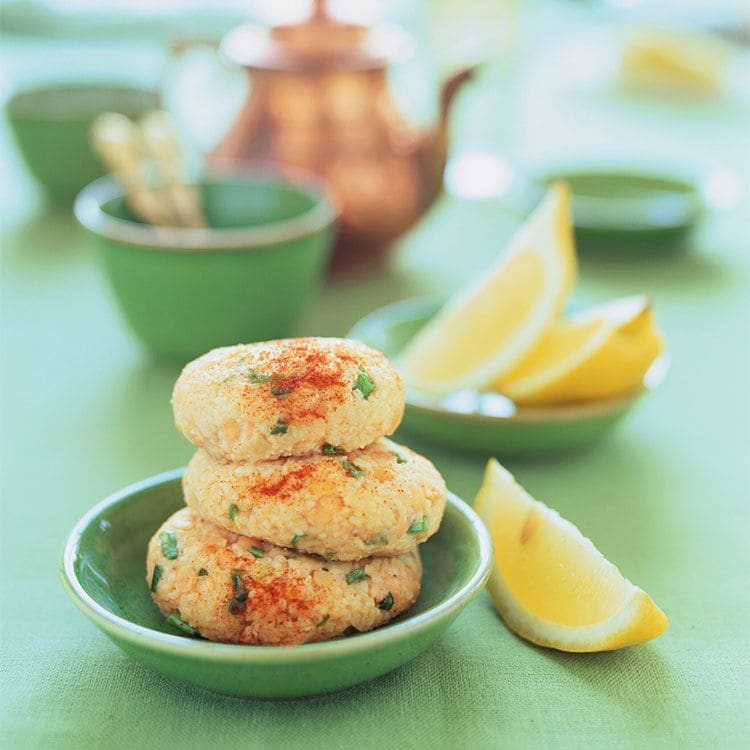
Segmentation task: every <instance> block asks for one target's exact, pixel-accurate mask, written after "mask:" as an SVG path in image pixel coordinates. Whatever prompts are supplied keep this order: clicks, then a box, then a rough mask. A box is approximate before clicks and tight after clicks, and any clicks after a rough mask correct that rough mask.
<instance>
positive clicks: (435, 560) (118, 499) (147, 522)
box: [66, 470, 489, 649]
mask: <svg viewBox="0 0 750 750" xmlns="http://www.w3.org/2000/svg"><path fill="white" fill-rule="evenodd" d="M181 476H182V471H181V470H180V471H175V472H169V473H168V474H166V475H161V476H160V477H155V478H153V479H151V480H146V481H145V482H143V483H141V484H140V485H135V486H134V487H132V488H126V489H125V490H123V491H122V492H121V493H119V494H118V495H116V496H113V498H111V499H109V500H107V501H104V502H103V503H102V504H101V505H99V506H97V507H96V508H94V509H93V511H92V512H91V513H90V514H89V515H88V516H86V517H85V519H83V520H82V522H81V525H80V536H79V537H78V538H77V541H76V538H75V537H76V532H74V535H73V537H72V540H73V541H72V547H70V546H69V548H68V550H67V553H66V556H69V558H70V559H69V560H68V562H70V563H72V570H73V574H74V576H75V578H76V579H77V580H78V582H79V583H80V584H81V586H82V588H83V589H84V591H85V592H86V593H87V594H88V595H89V596H90V597H91V598H92V599H94V601H95V602H96V603H98V604H99V605H101V607H103V608H104V609H105V610H107V611H108V612H110V613H111V614H113V615H116V616H117V617H121V618H123V619H124V620H126V621H128V622H130V623H135V624H136V625H140V626H142V627H145V628H148V629H150V630H154V631H159V632H162V633H167V634H169V635H172V636H175V637H178V638H183V639H184V638H187V636H183V635H181V634H180V633H179V631H177V630H175V629H174V628H172V627H171V626H169V625H167V624H166V623H165V621H164V618H163V617H162V615H161V613H160V612H159V610H158V609H157V608H156V606H155V605H154V603H153V602H152V601H151V596H150V594H149V591H148V588H147V585H146V579H145V557H146V545H147V543H148V540H149V539H150V538H151V536H152V535H153V533H154V531H155V530H156V529H157V528H158V527H159V525H160V524H161V523H162V521H163V520H164V519H165V518H166V517H167V516H169V515H170V514H171V513H173V512H174V511H175V510H177V509H178V508H179V507H180V506H182V505H183V504H184V503H183V499H182V488H181V484H180V478H181ZM464 507H465V506H464V505H463V503H462V501H461V500H459V499H458V498H456V497H455V496H451V497H450V498H449V502H448V506H447V508H446V512H445V516H444V519H443V523H442V525H441V527H440V530H439V531H438V533H437V534H435V535H434V536H433V537H431V538H430V539H429V540H428V541H427V542H426V543H425V544H423V545H422V546H421V548H420V549H421V552H422V562H423V566H424V576H423V588H422V593H421V595H420V597H419V600H418V601H417V603H416V604H415V605H414V607H413V608H412V609H411V610H409V611H408V612H405V613H404V614H402V615H401V616H400V617H398V618H396V619H395V620H393V621H392V622H391V623H390V624H388V625H386V626H384V627H383V628H380V629H379V631H383V630H386V629H390V628H393V627H395V626H396V625H397V624H398V623H402V622H408V621H410V620H413V619H414V618H416V617H418V616H420V615H423V614H425V613H426V612H428V611H429V610H430V609H432V608H433V607H435V606H437V605H439V604H442V603H445V602H446V601H447V600H448V599H450V598H451V597H452V596H454V595H455V594H457V593H458V592H459V591H460V590H461V589H462V588H463V587H465V586H467V584H469V582H471V581H472V580H473V579H475V578H476V576H477V572H478V570H480V569H482V568H483V567H487V566H488V565H489V559H488V556H489V552H488V551H487V549H486V548H483V544H482V542H481V540H480V539H479V538H478V534H477V530H476V527H475V526H474V524H473V522H472V520H471V518H470V516H469V515H468V514H467V511H466V510H462V508H464ZM379 631H376V632H379ZM367 636H368V634H362V635H361V636H352V637H358V638H365V637H367ZM190 640H191V641H193V642H195V641H196V639H190ZM318 645H319V644H318ZM236 648H240V649H246V648H247V647H245V646H237V647H236ZM299 648H308V647H306V646H302V647H299Z"/></svg>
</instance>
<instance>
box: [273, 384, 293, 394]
mask: <svg viewBox="0 0 750 750" xmlns="http://www.w3.org/2000/svg"><path fill="white" fill-rule="evenodd" d="M291 392H292V389H291V388H283V387H281V386H278V385H274V386H271V395H272V396H287V395H289V394H290V393H291Z"/></svg>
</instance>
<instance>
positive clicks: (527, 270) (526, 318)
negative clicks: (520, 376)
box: [400, 183, 576, 395]
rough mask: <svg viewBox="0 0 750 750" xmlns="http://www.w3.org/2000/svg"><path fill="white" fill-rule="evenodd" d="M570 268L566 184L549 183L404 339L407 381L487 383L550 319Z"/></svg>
mask: <svg viewBox="0 0 750 750" xmlns="http://www.w3.org/2000/svg"><path fill="white" fill-rule="evenodd" d="M575 276H576V255H575V246H574V242H573V233H572V229H571V218H570V189H569V188H568V186H567V185H566V184H564V183H556V184H555V185H553V187H552V188H551V189H550V191H549V192H548V194H547V195H546V197H545V198H544V200H543V201H542V203H541V204H540V205H539V206H538V207H537V209H536V210H535V211H534V212H533V213H532V214H531V215H530V216H529V218H528V219H527V220H526V222H525V223H524V224H523V225H522V226H521V227H520V229H519V230H518V231H517V232H516V234H515V235H514V236H513V237H512V238H511V240H510V243H509V245H508V248H507V250H506V251H505V252H504V253H503V254H502V255H501V256H500V257H499V258H498V260H497V261H496V262H495V264H494V265H493V266H492V267H491V268H490V269H489V270H488V271H486V272H485V273H483V274H482V275H481V276H480V277H479V278H477V279H476V280H475V281H474V282H473V283H472V284H470V285H469V286H468V287H467V288H466V289H463V290H461V291H460V292H458V293H457V294H456V295H455V296H454V297H452V298H451V299H450V300H449V301H448V303H447V304H446V305H445V307H443V308H442V310H440V312H439V313H438V314H437V315H436V316H435V317H434V318H433V319H432V320H431V321H430V322H429V323H427V325H425V326H424V328H422V330H421V331H420V332H419V333H418V334H417V335H416V336H415V337H414V339H413V340H412V341H411V342H410V343H409V345H408V346H407V347H406V349H405V350H404V353H403V355H402V357H401V360H400V366H401V367H402V370H403V372H404V375H405V377H406V380H407V382H408V383H410V384H411V385H413V386H415V387H417V388H419V389H421V390H425V391H429V392H432V393H435V394H440V395H442V394H447V393H451V392H454V391H459V390H462V389H464V388H482V387H484V386H488V385H490V384H491V383H492V382H493V381H495V380H496V379H498V378H500V377H502V375H504V374H505V373H506V372H507V371H508V370H510V369H511V368H512V367H513V366H514V365H515V364H516V363H517V362H518V361H519V360H520V359H521V358H522V357H524V355H525V354H527V353H528V352H529V350H530V349H531V348H532V347H533V346H534V344H535V343H536V341H537V339H538V338H539V336H540V335H541V334H542V332H543V331H544V330H546V329H547V328H548V327H549V326H550V324H551V323H552V322H553V321H554V320H556V319H557V317H558V316H559V314H560V312H561V310H562V308H563V306H564V305H565V302H566V300H567V297H568V294H569V293H570V290H571V288H572V287H573V284H574V282H575Z"/></svg>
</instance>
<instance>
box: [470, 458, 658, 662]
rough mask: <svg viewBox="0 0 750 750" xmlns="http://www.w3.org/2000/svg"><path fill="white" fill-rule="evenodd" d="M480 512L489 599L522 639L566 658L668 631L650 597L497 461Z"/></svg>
mask: <svg viewBox="0 0 750 750" xmlns="http://www.w3.org/2000/svg"><path fill="white" fill-rule="evenodd" d="M474 509H475V510H476V511H477V512H478V513H479V515H480V516H481V518H482V520H483V521H484V523H485V524H486V525H487V528H488V529H489V532H490V535H491V536H492V541H493V544H494V547H495V568H494V571H493V573H492V576H491V578H490V580H489V583H488V590H489V593H490V596H491V597H492V600H493V602H494V604H495V607H496V609H497V611H498V612H499V613H500V615H501V617H502V618H503V620H504V621H505V623H506V624H507V625H508V627H509V628H510V629H511V630H513V631H514V632H515V633H517V634H518V635H520V636H521V637H522V638H525V639H526V640H529V641H531V642H532V643H536V644H537V645H540V646H547V647H549V648H555V649H558V650H560V651H576V652H589V651H610V650H613V649H618V648H624V647H625V646H632V645H635V644H637V643H643V642H644V641H648V640H650V639H651V638H655V637H656V636H658V635H660V634H661V633H663V632H664V631H665V630H666V629H667V627H668V625H669V623H668V621H667V617H666V615H665V614H664V613H663V612H662V611H661V610H660V609H659V607H657V605H656V604H655V603H654V601H653V600H652V599H651V597H650V596H649V595H648V594H647V593H646V592H645V591H643V590H641V589H639V588H638V587H637V586H634V585H633V584H632V583H630V581H628V580H626V579H625V578H624V577H623V576H622V574H621V573H620V571H619V570H618V569H617V568H616V567H615V566H614V565H612V563H610V562H609V561H608V560H606V559H605V558H604V556H603V555H602V554H601V552H599V550H597V549H596V547H594V545H593V544H592V543H591V541H590V540H589V539H587V538H586V537H584V536H583V534H581V532H580V531H579V530H578V529H577V528H576V527H575V526H573V524H571V523H570V522H569V521H566V520H565V519H564V518H562V517H561V516H560V515H559V514H558V513H556V512H555V511H554V510H552V509H550V508H548V507H547V506H546V505H543V504H542V503H540V502H538V501H536V500H534V499H533V498H532V497H531V496H530V495H529V494H528V493H527V492H525V491H524V490H523V488H522V487H520V486H519V485H518V484H516V482H515V480H514V479H513V477H512V476H511V474H510V473H509V472H508V471H506V470H505V469H504V468H503V467H502V466H501V465H500V464H499V463H498V462H497V461H496V460H494V459H491V460H490V461H489V462H488V463H487V469H486V471H485V475H484V481H483V483H482V487H481V489H480V490H479V494H478V495H477V499H476V502H475V503H474Z"/></svg>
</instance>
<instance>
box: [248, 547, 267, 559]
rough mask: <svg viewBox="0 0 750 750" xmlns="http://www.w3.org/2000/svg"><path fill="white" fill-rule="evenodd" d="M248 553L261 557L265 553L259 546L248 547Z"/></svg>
mask: <svg viewBox="0 0 750 750" xmlns="http://www.w3.org/2000/svg"><path fill="white" fill-rule="evenodd" d="M250 553H251V554H252V555H255V557H263V555H265V554H266V553H265V552H264V551H263V550H262V549H261V548H260V547H250Z"/></svg>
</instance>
